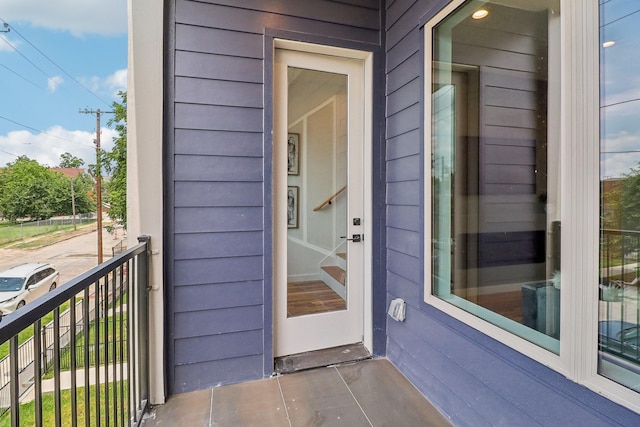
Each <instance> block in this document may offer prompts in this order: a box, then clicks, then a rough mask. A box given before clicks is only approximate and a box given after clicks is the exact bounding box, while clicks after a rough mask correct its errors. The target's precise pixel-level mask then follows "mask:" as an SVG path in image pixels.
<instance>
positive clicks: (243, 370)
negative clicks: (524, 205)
mask: <svg viewBox="0 0 640 427" xmlns="http://www.w3.org/2000/svg"><path fill="white" fill-rule="evenodd" d="M170 4H171V10H170V13H169V23H168V30H169V34H170V37H169V39H170V43H169V48H168V50H167V69H166V70H165V71H166V75H167V91H166V93H167V96H168V98H167V106H166V114H167V123H168V125H167V128H166V129H165V136H166V138H165V139H166V142H165V147H166V152H165V158H166V163H165V168H166V171H167V173H166V175H165V176H166V182H165V188H166V189H167V193H166V198H165V200H166V202H165V215H166V216H167V218H168V220H169V221H168V223H169V225H168V230H167V250H168V252H167V253H168V255H167V260H168V264H169V267H168V268H167V275H168V277H167V280H166V284H167V295H166V296H167V304H168V305H167V319H168V324H167V328H168V330H167V344H168V345H167V347H168V348H167V360H168V363H169V367H168V380H169V392H170V393H179V392H185V391H190V390H196V389H199V388H202V387H208V386H213V385H217V384H220V383H229V382H238V381H243V380H247V379H257V378H261V377H263V376H264V375H269V374H270V373H271V368H272V360H271V357H272V354H271V345H272V344H271V334H272V332H271V323H272V322H271V320H270V319H271V317H270V311H271V309H272V307H271V305H272V302H271V293H270V292H271V291H270V289H269V286H270V277H265V276H266V275H268V274H270V273H269V272H270V271H271V267H270V266H269V265H265V262H266V261H265V260H269V261H268V262H270V258H269V257H270V256H271V255H270V251H271V245H270V243H269V242H270V240H269V235H270V232H271V231H270V227H271V226H270V222H271V213H270V212H269V209H270V206H271V201H270V200H269V197H270V193H271V191H270V190H269V188H270V182H269V180H270V177H269V176H265V175H268V174H270V173H271V171H270V165H269V163H268V162H269V161H270V160H269V158H265V156H269V155H270V147H268V146H266V145H265V144H268V143H270V139H271V137H270V129H271V125H270V122H267V123H265V117H269V119H268V120H271V119H270V117H271V116H270V115H269V114H265V111H267V112H268V111H269V109H270V108H271V100H270V99H269V97H267V96H266V95H265V94H266V93H267V92H268V87H269V86H268V85H269V84H270V81H271V78H270V77H269V76H268V75H267V74H266V73H267V71H266V70H268V67H266V66H265V65H268V64H265V55H266V59H267V60H270V58H271V55H270V53H269V52H265V34H266V33H268V32H270V31H271V32H273V31H280V32H281V31H285V32H288V33H290V34H298V35H300V36H302V37H303V38H306V39H309V38H313V37H316V38H317V37H328V38H330V39H331V40H334V41H335V42H337V44H338V45H340V44H343V45H344V46H353V45H354V43H357V44H359V45H361V46H367V48H368V49H370V50H373V49H375V48H376V46H379V44H380V42H381V40H382V37H381V32H380V25H381V19H380V5H379V2H378V1H377V0H308V1H305V2H300V1H298V0H268V1H262V0H232V1H231V0H219V1H214V0H198V1H190V0H176V1H174V2H170ZM340 40H343V42H340ZM379 64H380V65H381V64H382V62H381V61H380V62H379ZM379 78H380V79H381V78H382V75H381V74H380V77H379ZM265 79H267V85H265ZM379 87H381V85H379ZM381 95H382V94H380V95H378V97H379V98H380V97H381ZM380 104H381V103H380ZM265 109H266V110H265ZM265 134H266V136H265ZM381 297H382V298H384V294H383V293H381ZM382 323H383V325H384V322H382ZM265 328H266V329H265Z"/></svg>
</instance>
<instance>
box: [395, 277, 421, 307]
mask: <svg viewBox="0 0 640 427" xmlns="http://www.w3.org/2000/svg"><path fill="white" fill-rule="evenodd" d="M387 292H389V296H390V299H394V298H399V297H402V298H403V299H404V300H405V302H406V303H407V304H409V305H412V306H413V307H420V305H421V303H422V286H420V285H418V284H417V283H415V282H412V281H411V280H407V279H405V278H404V277H402V276H398V275H397V274H395V273H392V272H389V273H387Z"/></svg>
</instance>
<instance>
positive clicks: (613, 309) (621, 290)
mask: <svg viewBox="0 0 640 427" xmlns="http://www.w3.org/2000/svg"><path fill="white" fill-rule="evenodd" d="M639 26H640V5H638V4H637V3H635V2H619V1H612V2H606V1H601V2H600V45H601V49H600V70H601V74H600V130H601V131H600V135H601V141H600V188H601V191H600V283H599V288H600V289H599V290H600V292H599V303H598V307H599V313H598V341H599V353H598V355H599V357H598V372H599V373H600V374H601V375H603V376H605V377H607V378H609V379H611V380H613V381H616V382H618V383H620V384H622V385H625V386H627V387H629V388H631V389H633V390H636V391H640V326H639V325H640V305H639V302H638V296H639V293H638V289H639V286H640V121H638V117H639V116H640V98H639V96H638V93H639V91H640V78H638V76H640V58H639V57H638V55H637V52H636V51H637V47H638V45H639V44H640V33H638V27H639Z"/></svg>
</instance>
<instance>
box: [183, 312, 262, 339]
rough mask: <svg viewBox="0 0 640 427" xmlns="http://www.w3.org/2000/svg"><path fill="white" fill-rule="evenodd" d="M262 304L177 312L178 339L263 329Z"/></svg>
mask: <svg viewBox="0 0 640 427" xmlns="http://www.w3.org/2000/svg"><path fill="white" fill-rule="evenodd" d="M262 318H263V314H262V306H261V305H256V306H248V307H232V308H221V309H217V310H211V309H209V310H202V311H189V312H182V313H176V316H175V327H176V331H177V333H176V335H175V338H176V339H182V338H193V337H205V336H209V335H222V334H228V333H233V332H244V331H255V330H258V329H260V330H261V329H262V328H263V327H264V325H263V324H262Z"/></svg>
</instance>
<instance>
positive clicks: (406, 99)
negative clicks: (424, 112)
mask: <svg viewBox="0 0 640 427" xmlns="http://www.w3.org/2000/svg"><path fill="white" fill-rule="evenodd" d="M421 95H422V81H421V80H420V79H419V78H417V77H416V78H415V79H413V80H411V81H410V82H409V83H407V84H406V85H404V86H402V87H400V88H399V89H398V90H396V91H394V92H391V93H389V95H388V96H387V116H392V115H393V114H395V113H397V112H399V111H402V110H404V109H405V108H408V107H410V106H412V105H418V104H419V102H420V99H421V98H422V96H421Z"/></svg>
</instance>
